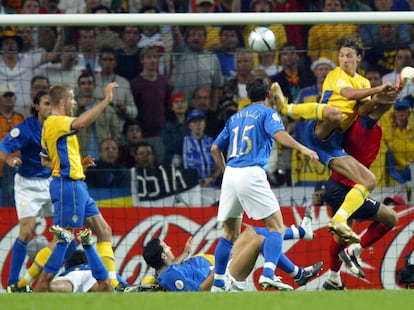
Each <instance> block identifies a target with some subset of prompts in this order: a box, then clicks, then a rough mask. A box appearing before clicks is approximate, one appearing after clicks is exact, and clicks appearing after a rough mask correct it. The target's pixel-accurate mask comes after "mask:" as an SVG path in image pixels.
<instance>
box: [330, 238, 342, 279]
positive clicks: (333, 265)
mask: <svg viewBox="0 0 414 310" xmlns="http://www.w3.org/2000/svg"><path fill="white" fill-rule="evenodd" d="M345 247H346V244H339V243H337V242H336V240H335V238H333V237H332V239H331V243H330V244H329V256H330V258H331V262H330V267H329V268H330V269H331V270H332V271H336V272H338V271H339V269H340V268H341V265H342V261H341V260H340V259H339V257H338V255H339V253H341V251H342V250H343V249H345Z"/></svg>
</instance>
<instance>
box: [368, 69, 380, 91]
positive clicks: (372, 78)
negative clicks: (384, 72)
mask: <svg viewBox="0 0 414 310" xmlns="http://www.w3.org/2000/svg"><path fill="white" fill-rule="evenodd" d="M365 77H366V78H367V79H368V81H369V83H370V84H371V87H377V86H380V85H381V84H382V77H381V74H380V73H379V71H378V70H377V69H375V68H368V69H367V70H366V71H365Z"/></svg>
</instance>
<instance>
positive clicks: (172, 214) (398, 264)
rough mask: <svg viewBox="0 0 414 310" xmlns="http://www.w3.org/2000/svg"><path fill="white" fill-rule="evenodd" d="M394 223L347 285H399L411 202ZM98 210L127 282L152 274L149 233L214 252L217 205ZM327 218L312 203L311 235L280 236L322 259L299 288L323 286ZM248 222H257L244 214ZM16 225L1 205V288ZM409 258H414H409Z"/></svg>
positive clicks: (302, 257)
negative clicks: (360, 274) (145, 254)
mask: <svg viewBox="0 0 414 310" xmlns="http://www.w3.org/2000/svg"><path fill="white" fill-rule="evenodd" d="M396 211H397V213H398V217H399V223H398V225H397V227H396V228H394V229H393V230H392V231H390V232H389V233H388V234H387V235H386V236H385V237H384V238H382V239H381V240H380V241H378V242H376V243H374V244H373V245H372V246H371V247H369V248H367V249H365V250H364V252H363V253H362V256H361V257H362V266H363V268H364V271H365V272H366V275H367V277H366V279H358V278H355V277H354V276H352V275H350V274H349V272H348V271H347V270H346V269H345V268H343V269H342V272H341V276H342V279H343V281H344V282H345V283H346V286H347V288H348V289H352V288H386V289H396V288H402V287H403V286H401V285H399V283H398V281H397V278H396V276H395V275H396V270H398V269H400V268H403V267H404V258H405V256H407V255H408V256H409V255H413V254H412V253H413V250H414V244H413V231H414V221H413V218H414V208H413V207H409V208H408V207H405V206H400V207H398V208H396ZM102 213H103V215H104V217H105V219H106V220H107V222H108V223H109V225H110V226H111V227H112V231H113V244H114V253H115V259H116V265H117V268H118V270H119V273H120V274H121V276H123V277H124V278H125V279H126V280H127V281H128V282H129V283H131V284H132V283H138V282H139V281H140V280H141V279H142V278H143V277H144V276H145V275H148V274H153V273H154V272H153V270H151V268H149V267H148V266H147V265H146V263H145V261H144V259H143V258H142V248H143V245H144V244H145V243H147V242H148V241H149V240H150V239H152V238H154V237H159V238H161V239H162V240H165V241H166V243H168V244H169V245H170V246H171V247H172V249H173V250H174V253H175V254H176V255H178V254H179V252H180V251H181V250H182V248H183V246H184V245H185V242H186V240H187V239H188V237H190V236H192V237H193V249H192V254H197V253H210V254H213V253H214V248H215V245H216V242H217V241H218V239H219V238H220V237H221V236H222V225H221V224H219V223H217V221H216V213H217V208H216V207H201V208H191V207H190V208H176V207H170V208H116V209H114V208H108V209H102ZM303 213H304V209H303V207H289V208H282V214H283V217H284V222H285V224H286V225H288V226H290V225H291V224H294V225H299V224H300V221H301V219H302V216H303ZM329 218H330V215H329V209H328V208H326V207H320V208H316V209H315V212H314V220H313V229H314V231H315V238H314V240H312V241H302V240H300V241H298V240H288V241H285V242H284V245H283V249H284V252H285V253H286V254H287V255H288V257H290V258H291V259H292V260H293V261H294V263H296V264H297V265H299V266H307V265H310V264H313V263H315V262H316V261H319V260H322V261H323V262H324V264H325V265H324V270H323V273H321V275H320V277H319V278H315V279H314V280H312V281H310V282H309V283H308V284H307V285H306V287H302V288H300V289H306V290H317V289H319V288H320V287H321V286H322V283H323V281H324V280H325V279H326V277H327V271H328V270H329V253H328V247H329V242H330V240H331V238H332V236H331V235H330V234H329V233H328V231H327V229H326V223H327V222H328V220H329ZM244 221H245V222H246V223H247V224H252V225H255V224H256V225H257V224H258V223H257V222H254V221H252V220H249V219H244ZM50 224H51V223H50V221H49V220H48V221H45V220H40V221H39V225H38V226H37V227H36V234H39V235H42V234H43V235H45V236H46V237H49V238H50V237H51V236H50V234H49V233H48V231H47V227H48V226H49V225H50ZM369 224H370V223H369V222H366V223H365V222H364V223H358V224H357V225H356V227H355V231H358V232H361V233H363V232H364V231H365V230H366V228H367V227H368V225H369ZM18 232H19V227H18V225H17V219H16V215H15V210H14V209H11V208H2V209H0V249H1V250H0V271H1V277H2V285H3V288H4V287H6V285H7V277H8V275H9V268H10V265H9V264H10V256H11V248H12V246H13V242H14V240H15V239H16V237H17V236H18ZM412 261H414V260H412ZM262 264H263V259H262V257H261V256H260V257H259V259H258V261H257V263H256V266H255V268H254V271H253V273H252V275H251V276H250V277H249V278H248V289H250V290H252V289H259V288H258V287H256V286H255V285H254V283H255V282H257V279H258V277H259V275H260V272H261V266H262ZM276 272H277V274H278V275H281V276H283V278H284V281H285V282H286V283H289V284H292V285H294V286H295V283H294V281H293V280H292V279H291V278H290V277H289V275H286V274H284V273H283V272H281V271H280V270H279V269H277V271H276Z"/></svg>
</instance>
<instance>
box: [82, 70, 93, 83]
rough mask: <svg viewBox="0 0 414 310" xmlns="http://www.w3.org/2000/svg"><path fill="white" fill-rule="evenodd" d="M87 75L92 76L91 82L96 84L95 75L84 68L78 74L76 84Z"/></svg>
mask: <svg viewBox="0 0 414 310" xmlns="http://www.w3.org/2000/svg"><path fill="white" fill-rule="evenodd" d="M88 77H92V80H93V84H94V85H96V81H95V75H94V74H93V73H92V72H89V70H85V71H83V72H82V73H81V74H80V75H79V76H78V85H79V83H80V80H81V79H84V78H88Z"/></svg>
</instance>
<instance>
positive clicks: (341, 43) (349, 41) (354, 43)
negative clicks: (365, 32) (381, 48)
mask: <svg viewBox="0 0 414 310" xmlns="http://www.w3.org/2000/svg"><path fill="white" fill-rule="evenodd" d="M342 47H348V48H352V49H353V50H355V52H356V54H357V55H358V56H359V55H362V51H363V44H362V40H361V38H360V37H359V36H356V35H346V36H343V37H342V38H340V39H339V40H338V49H341V48H342Z"/></svg>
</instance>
